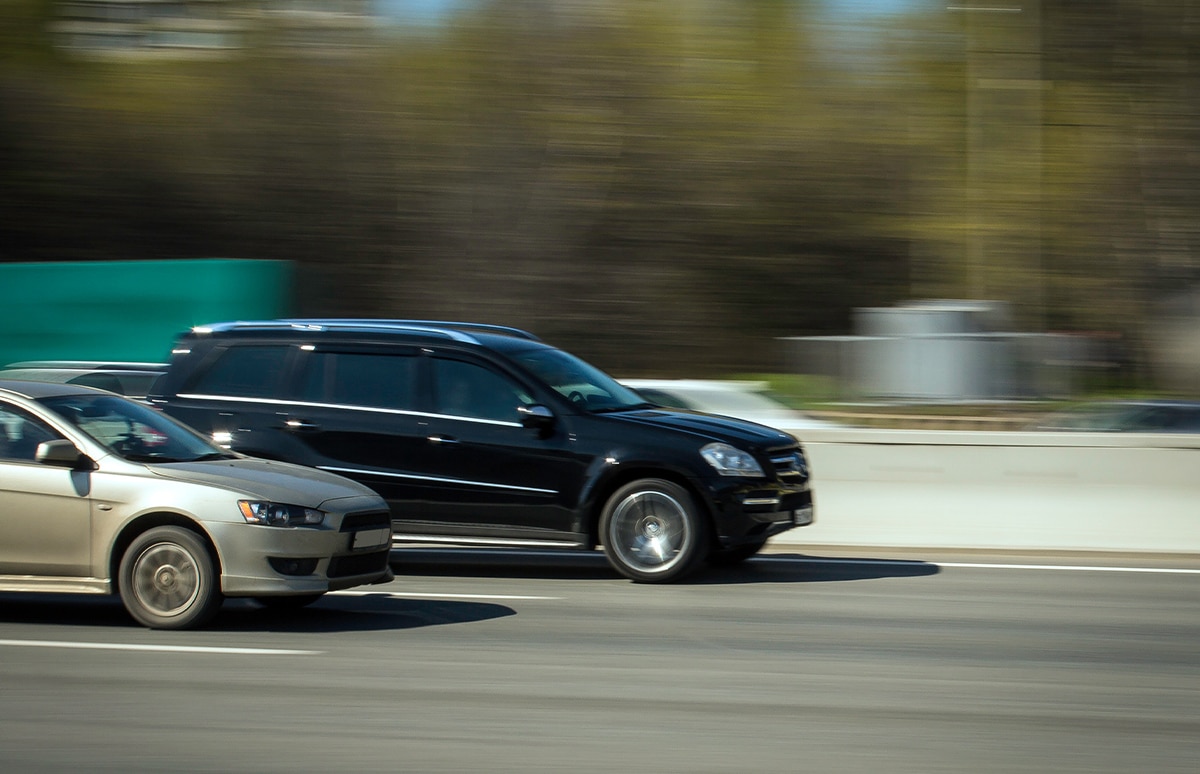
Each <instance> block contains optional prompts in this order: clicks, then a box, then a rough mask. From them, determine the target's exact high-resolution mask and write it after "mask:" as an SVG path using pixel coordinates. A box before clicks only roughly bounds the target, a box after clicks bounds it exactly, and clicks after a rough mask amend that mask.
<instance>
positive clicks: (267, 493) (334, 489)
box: [146, 457, 375, 508]
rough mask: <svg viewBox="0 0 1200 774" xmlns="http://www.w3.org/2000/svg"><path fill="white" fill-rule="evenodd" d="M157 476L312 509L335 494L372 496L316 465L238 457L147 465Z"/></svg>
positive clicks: (362, 487)
mask: <svg viewBox="0 0 1200 774" xmlns="http://www.w3.org/2000/svg"><path fill="white" fill-rule="evenodd" d="M146 468H147V469H148V470H149V471H150V472H151V473H154V474H155V475H157V476H162V477H163V478H170V479H174V480H176V481H187V482H190V483H193V484H205V485H208V486H215V487H221V488H223V489H235V488H236V489H240V490H241V491H242V492H244V493H245V494H246V496H247V497H253V498H255V499H263V500H272V501H274V502H284V503H289V504H291V505H303V506H305V507H309V508H315V507H317V506H318V505H320V504H321V503H322V502H325V501H326V500H332V499H334V498H338V497H361V496H363V495H372V496H374V495H375V493H374V492H372V491H371V490H370V489H368V488H367V487H365V486H363V485H361V484H358V483H356V482H354V481H351V480H350V479H348V478H344V477H342V476H339V475H336V474H334V473H327V472H325V471H323V470H317V469H316V468H306V467H302V466H300V465H291V464H288V463H286V462H274V461H272V460H260V459H254V458H251V457H241V458H237V459H228V460H211V461H207V462H171V463H163V464H158V465H147V466H146Z"/></svg>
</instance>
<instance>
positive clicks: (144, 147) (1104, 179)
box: [0, 0, 1200, 374]
mask: <svg viewBox="0 0 1200 774" xmlns="http://www.w3.org/2000/svg"><path fill="white" fill-rule="evenodd" d="M974 5H976V4H973V3H971V2H964V4H962V6H954V7H955V8H962V7H968V6H970V7H974ZM982 5H987V6H988V7H992V6H995V5H996V4H994V3H991V4H982ZM56 7H57V6H56V4H55V3H54V2H52V1H51V0H10V2H8V3H6V4H3V5H0V36H2V37H0V42H2V46H0V215H2V217H0V260H6V261H15V260H61V259H113V258H133V259H136V258H164V257H166V258H169V257H204V256H220V257H243V258H276V259H288V260H294V261H296V262H297V264H298V265H299V267H300V272H299V276H300V280H301V281H300V288H299V297H298V299H297V301H298V309H297V311H299V312H300V313H302V314H313V315H362V316H375V315H378V316H404V317H439V318H446V317H448V318H469V319H479V320H485V321H492V322H501V323H509V324H514V325H520V326H525V327H529V328H532V329H534V330H536V331H538V332H539V333H541V334H543V335H544V336H546V337H547V338H550V339H551V340H553V341H555V342H557V343H561V344H563V345H565V346H568V347H570V348H572V349H575V350H577V351H579V352H581V353H582V354H584V355H586V356H589V357H591V358H593V359H595V360H596V361H597V362H598V363H599V364H601V365H603V366H605V367H608V368H609V369H610V370H614V371H619V372H624V373H635V372H636V373H647V374H648V373H672V372H679V373H682V372H689V373H696V374H699V373H723V372H729V371H732V370H743V369H744V370H749V369H756V370H757V369H762V368H774V367H777V366H778V365H779V363H778V361H777V360H776V353H775V350H774V343H773V337H774V336H777V335H802V334H822V333H846V332H850V326H851V315H852V311H853V309H854V308H855V307H858V306H865V305H881V304H889V303H892V302H893V301H897V300H904V299H908V298H912V297H930V296H934V297H936V296H943V297H945V296H949V297H964V296H965V297H973V296H985V297H991V298H999V299H1001V300H1006V301H1010V302H1011V303H1012V304H1014V305H1015V307H1016V308H1017V310H1018V317H1019V319H1020V320H1022V321H1023V322H1024V324H1025V325H1026V326H1027V327H1028V328H1030V329H1034V328H1038V327H1041V326H1048V327H1052V328H1060V329H1090V330H1098V329H1105V330H1116V331H1119V332H1121V333H1123V334H1125V335H1127V336H1130V337H1136V336H1138V335H1140V331H1141V330H1142V328H1143V327H1144V325H1145V324H1146V321H1147V320H1150V319H1152V318H1153V316H1154V314H1155V305H1156V303H1157V300H1158V299H1160V298H1161V297H1163V295H1164V294H1165V293H1166V292H1167V291H1169V290H1171V289H1172V288H1174V287H1178V286H1179V285H1180V284H1181V283H1184V282H1189V281H1192V280H1194V279H1195V275H1196V274H1197V263H1196V261H1197V258H1196V254H1197V251H1196V247H1197V245H1196V239H1197V233H1196V231H1197V229H1198V228H1200V226H1197V221H1196V219H1195V217H1194V215H1195V212H1196V211H1197V204H1198V203H1200V202H1197V196H1198V195H1200V194H1198V193H1197V190H1198V187H1197V185H1196V181H1197V178H1198V176H1200V170H1198V169H1197V156H1196V154H1195V152H1194V148H1195V147H1196V146H1197V140H1198V139H1200V136H1198V133H1200V120H1198V116H1197V110H1198V109H1197V107H1196V105H1197V104H1198V101H1197V99H1196V97H1197V96H1200V95H1198V94H1197V78H1198V77H1200V74H1198V71H1197V68H1196V63H1195V54H1194V52H1193V49H1194V45H1193V42H1194V41H1195V40H1196V39H1198V36H1197V34H1196V32H1197V30H1196V24H1197V18H1200V17H1198V16H1197V14H1196V13H1195V8H1194V2H1193V0H1173V1H1169V2H1164V3H1157V4H1145V3H1140V2H1135V1H1134V0H1101V1H1100V2H1094V1H1093V2H1087V3H1084V2H1081V0H1042V2H1041V4H1040V6H1039V4H1037V3H1023V4H1022V5H1021V13H1019V14H1018V13H1008V14H1000V15H997V14H994V13H992V14H982V13H979V14H974V13H964V12H958V11H951V10H948V9H947V8H946V7H943V6H939V7H937V8H935V9H929V10H925V9H924V7H923V6H920V5H916V4H915V5H914V6H913V9H912V10H911V11H910V12H908V13H901V14H898V15H894V16H888V17H880V18H877V19H876V20H874V21H863V20H862V19H857V18H856V19H855V20H854V22H853V24H849V23H844V22H843V21H840V20H839V17H836V16H831V15H830V13H829V9H828V6H827V5H826V4H824V3H819V2H816V0H813V1H812V2H801V1H799V0H796V1H792V0H770V1H768V0H762V1H761V2H754V3H746V2H744V1H738V0H663V1H662V2H657V3H645V2H643V1H639V0H594V1H590V2H568V1H567V0H493V1H492V2H488V3H479V4H464V5H463V6H462V8H461V10H460V12H459V13H458V14H457V15H456V16H454V17H452V18H450V19H448V20H446V21H445V22H444V23H442V24H440V25H436V26H431V27H421V28H406V29H398V30H391V31H390V32H389V33H388V34H387V35H386V36H382V37H381V36H378V35H376V34H375V33H373V32H372V29H371V27H370V26H369V25H359V26H357V27H353V28H348V29H347V30H345V31H342V32H340V33H339V34H340V35H341V41H342V42H341V45H339V46H317V47H312V46H306V47H297V45H295V43H296V40H297V39H296V37H295V35H294V34H293V32H294V31H289V30H287V29H284V28H282V27H279V26H278V25H275V26H273V25H272V24H267V23H264V24H262V25H260V26H258V27H255V28H254V29H256V30H257V32H256V34H254V35H252V36H251V37H250V38H249V40H250V45H249V47H248V48H245V49H238V50H234V51H230V52H228V53H227V54H226V55H225V56H224V57H219V58H212V57H210V58H207V59H194V58H183V57H172V56H171V55H170V52H169V51H167V52H163V51H158V52H150V53H151V54H152V55H147V56H143V57H134V58H127V59H122V60H100V61H97V60H89V59H81V58H78V57H75V56H70V55H67V52H64V51H62V50H59V49H56V48H55V47H54V45H53V42H54V41H53V39H52V37H51V35H50V34H49V32H48V30H50V29H51V27H52V22H53V19H54V14H55V10H54V9H55V8H56ZM246 18H247V19H249V20H250V22H248V23H253V20H254V19H256V18H259V17H258V16H255V15H254V14H248V15H247V16H246ZM263 18H267V17H263Z"/></svg>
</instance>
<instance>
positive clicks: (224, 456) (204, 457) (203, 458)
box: [189, 452, 237, 462]
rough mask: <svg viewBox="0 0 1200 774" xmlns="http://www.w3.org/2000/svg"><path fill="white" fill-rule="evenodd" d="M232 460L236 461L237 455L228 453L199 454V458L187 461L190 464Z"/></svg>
mask: <svg viewBox="0 0 1200 774" xmlns="http://www.w3.org/2000/svg"><path fill="white" fill-rule="evenodd" d="M232 459H237V455H234V454H230V453H229V452H209V453H208V454H201V455H200V456H199V457H196V458H194V459H192V460H189V461H190V462H211V461H212V460H232Z"/></svg>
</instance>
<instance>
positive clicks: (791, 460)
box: [771, 449, 808, 484]
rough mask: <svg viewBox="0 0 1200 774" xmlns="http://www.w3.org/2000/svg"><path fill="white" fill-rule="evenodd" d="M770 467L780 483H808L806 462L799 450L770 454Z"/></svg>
mask: <svg viewBox="0 0 1200 774" xmlns="http://www.w3.org/2000/svg"><path fill="white" fill-rule="evenodd" d="M771 465H772V467H774V469H775V475H776V477H777V478H778V479H779V480H780V481H786V482H788V483H797V484H802V483H804V482H805V481H808V461H807V460H805V459H804V452H802V451H800V450H799V449H790V450H789V451H787V452H786V453H782V454H780V453H776V454H772V455H771Z"/></svg>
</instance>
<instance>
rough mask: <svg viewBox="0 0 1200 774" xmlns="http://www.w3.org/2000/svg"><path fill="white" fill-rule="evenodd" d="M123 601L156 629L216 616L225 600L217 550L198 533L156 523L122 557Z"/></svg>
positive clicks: (197, 622) (184, 625) (180, 626)
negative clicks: (154, 526) (217, 561)
mask: <svg viewBox="0 0 1200 774" xmlns="http://www.w3.org/2000/svg"><path fill="white" fill-rule="evenodd" d="M120 578H121V580H120V592H121V601H122V602H124V603H125V609H126V610H128V611H129V614H130V615H131V616H133V617H134V618H135V619H137V621H138V622H139V623H141V624H143V625H145V626H148V627H150V628H151V629H187V628H190V627H194V626H201V625H203V624H204V623H206V622H208V621H209V620H211V619H212V617H213V616H215V615H216V613H217V610H218V609H220V607H221V603H222V602H223V601H224V599H223V597H222V596H221V591H220V589H219V588H218V586H217V584H218V577H217V570H216V565H215V563H214V561H213V557H212V553H211V552H210V550H209V548H208V546H207V545H206V544H205V542H204V541H203V540H202V539H201V538H200V537H199V536H197V535H196V533H194V532H192V531H190V530H187V529H183V528H182V527H156V528H154V529H151V530H148V531H146V532H144V533H142V534H141V535H139V536H138V537H137V538H135V539H134V541H133V543H131V544H130V546H129V548H128V549H126V551H125V554H124V556H122V557H121V575H120Z"/></svg>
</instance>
